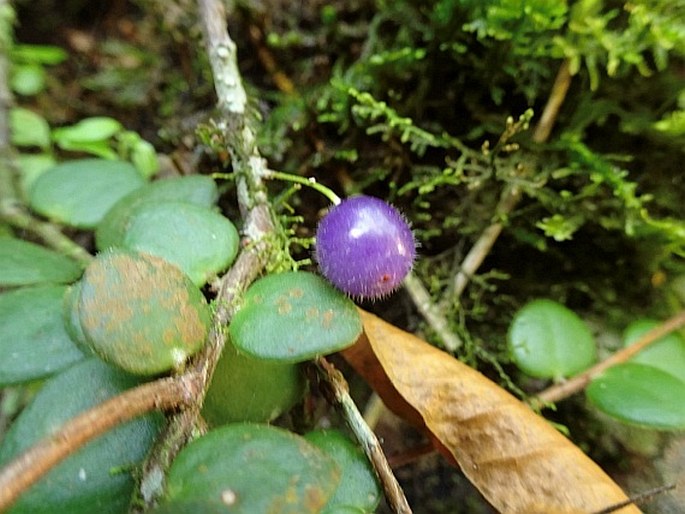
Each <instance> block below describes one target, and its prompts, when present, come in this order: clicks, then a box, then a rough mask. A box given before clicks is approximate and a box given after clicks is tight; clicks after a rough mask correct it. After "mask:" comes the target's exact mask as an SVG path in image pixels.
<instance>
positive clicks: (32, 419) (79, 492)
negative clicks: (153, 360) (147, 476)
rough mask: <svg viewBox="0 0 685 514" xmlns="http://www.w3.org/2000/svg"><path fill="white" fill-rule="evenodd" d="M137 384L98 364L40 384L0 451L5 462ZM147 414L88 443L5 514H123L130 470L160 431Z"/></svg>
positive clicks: (130, 481) (128, 494)
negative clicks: (92, 408)
mask: <svg viewBox="0 0 685 514" xmlns="http://www.w3.org/2000/svg"><path fill="white" fill-rule="evenodd" d="M138 383H139V380H138V379H136V378H134V377H131V376H130V375H127V374H125V373H123V372H122V371H118V370H116V369H114V368H111V367H110V366H107V365H106V364H105V363H103V362H102V361H100V360H99V359H88V360H85V361H83V362H80V363H79V364H77V365H75V366H73V367H71V368H69V369H68V370H66V371H64V372H62V373H60V374H59V375H56V376H55V377H53V378H51V379H50V380H49V381H47V382H46V383H45V385H44V386H43V388H42V389H41V390H40V391H39V392H38V394H37V395H36V396H35V398H34V399H33V401H32V402H31V404H30V405H29V406H28V407H26V409H25V410H24V411H23V412H22V413H21V415H20V416H19V418H18V419H17V420H16V422H15V423H14V424H13V425H12V427H11V429H10V430H9V431H8V433H7V435H6V437H5V439H4V441H3V444H2V447H0V463H6V462H7V461H8V460H9V459H11V458H12V457H14V456H16V455H18V454H19V453H20V452H21V451H23V450H26V449H28V448H29V447H30V446H31V445H33V444H34V443H36V442H37V441H38V440H40V439H41V438H43V437H47V436H52V435H54V434H55V432H56V431H57V429H58V427H59V426H60V425H61V424H62V423H64V422H65V421H66V420H68V419H69V418H71V417H73V416H75V415H77V414H79V413H80V412H82V411H84V410H86V409H88V408H90V407H93V406H95V405H97V404H99V403H101V402H103V401H104V400H106V399H108V398H110V397H112V396H115V395H117V394H120V393H122V392H123V391H125V390H127V389H129V388H131V387H134V386H136V385H138ZM160 418H161V417H160V416H159V415H156V414H151V415H147V416H145V417H143V418H138V419H136V420H134V421H131V422H129V423H126V424H124V425H121V426H119V427H117V428H115V429H114V430H112V431H110V432H107V433H106V434H105V435H103V436H101V437H99V438H98V439H96V440H94V441H92V442H90V443H89V444H87V445H86V446H85V447H84V448H82V449H81V450H79V451H77V452H76V453H75V454H74V455H71V456H70V457H69V458H67V459H66V460H65V461H64V462H62V463H61V464H59V465H58V466H57V467H55V468H54V469H52V470H51V471H50V472H49V473H48V474H47V475H46V476H45V477H43V478H42V479H41V480H40V481H39V482H38V483H37V484H36V485H34V486H32V487H31V488H30V489H29V490H28V491H27V492H26V493H24V494H23V495H22V496H21V498H19V500H18V502H17V503H16V504H15V505H14V507H13V508H12V509H10V510H9V511H8V514H10V513H11V514H20V513H21V514H53V513H56V512H64V513H69V514H93V513H95V512H97V513H98V514H100V513H103V514H124V513H126V512H128V503H129V499H130V497H131V494H132V492H133V487H134V480H133V477H132V473H131V471H132V470H131V466H133V465H136V464H138V463H139V462H141V461H142V459H143V458H144V457H145V455H146V453H147V451H148V450H149V448H150V446H151V445H152V442H153V440H154V438H155V437H156V434H157V432H158V430H159V427H160V426H161V419H160Z"/></svg>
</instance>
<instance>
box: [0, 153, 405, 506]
mask: <svg viewBox="0 0 685 514" xmlns="http://www.w3.org/2000/svg"><path fill="white" fill-rule="evenodd" d="M93 170H94V172H93V173H90V171H93ZM118 173H121V176H115V177H112V176H111V175H116V174H118ZM137 174H138V172H137V171H136V170H135V169H134V168H132V167H129V165H127V164H126V163H121V162H119V161H105V160H99V159H86V160H80V161H73V162H72V161H67V162H65V163H62V164H60V165H58V166H56V167H55V171H52V170H47V171H46V172H45V173H44V175H43V176H41V178H40V179H38V180H37V183H36V187H35V189H33V190H32V196H31V197H30V199H31V206H32V207H33V208H34V209H35V210H36V211H37V212H39V213H41V214H43V215H44V216H46V217H48V218H50V219H51V220H53V221H56V222H59V223H61V224H64V225H70V226H74V227H79V228H81V229H90V230H93V231H94V234H95V236H96V242H97V245H98V247H99V250H100V252H99V253H98V254H97V255H96V256H95V258H94V259H93V260H92V262H91V263H90V264H88V265H87V266H86V267H85V270H83V268H82V266H80V265H79V264H77V263H76V262H74V261H72V260H71V259H69V258H67V257H63V256H61V255H59V254H58V253H56V252H54V251H50V250H46V249H44V248H41V247H39V246H37V245H33V244H30V243H27V242H24V241H21V240H19V239H16V238H13V237H9V236H6V237H3V241H4V242H6V243H7V244H6V245H5V246H3V248H2V250H1V251H0V268H1V269H2V273H0V284H2V285H3V287H17V289H14V290H12V291H9V292H5V293H2V294H0V319H4V320H5V321H7V323H4V324H3V326H4V327H5V328H7V327H9V329H8V330H9V331H10V333H9V334H8V335H9V336H11V337H8V338H3V340H2V343H0V344H1V345H2V351H3V352H6V353H7V354H9V355H12V356H13V357H12V359H9V360H6V361H3V366H0V381H1V383H2V384H4V385H7V384H16V383H22V382H26V381H29V380H34V379H36V378H39V379H40V378H48V382H47V383H46V385H45V386H44V387H43V388H41V390H40V393H39V395H38V396H37V397H36V398H35V400H34V401H33V402H32V403H31V405H30V406H29V407H28V408H27V409H26V411H25V412H24V414H22V416H21V417H20V419H19V420H18V421H17V423H16V424H15V427H16V428H15V429H13V431H12V432H11V437H9V438H8V439H7V440H6V442H5V444H3V446H2V449H1V450H0V456H1V457H2V458H3V460H5V461H6V460H8V459H10V458H11V457H13V456H15V455H16V454H17V453H18V452H19V451H20V450H21V449H22V448H25V447H27V446H28V445H30V444H31V443H32V442H33V441H35V440H37V439H38V438H40V437H41V436H42V435H43V434H42V433H41V432H40V430H36V431H32V430H29V429H28V428H27V427H31V426H32V425H34V424H36V418H35V412H37V411H38V410H40V409H42V407H41V405H43V403H45V402H52V404H53V405H52V408H54V411H55V413H56V415H57V413H58V414H59V416H60V419H61V420H65V419H67V418H68V417H70V416H73V415H75V414H77V413H78V412H79V411H81V410H83V409H85V408H87V407H88V406H91V405H92V404H89V403H87V402H86V400H87V401H91V399H90V398H91V397H90V396H88V395H82V396H81V397H80V400H82V401H81V402H80V403H79V402H74V401H73V397H72V395H62V396H61V398H60V401H59V402H56V401H55V399H54V398H53V396H54V393H51V391H53V390H57V389H59V388H60V387H61V386H60V384H62V386H63V385H64V384H63V382H64V381H71V382H69V383H72V382H74V381H79V380H81V381H83V383H89V384H91V385H92V386H93V387H94V388H95V389H94V390H93V392H94V393H97V394H104V393H105V392H107V391H110V392H111V393H112V394H117V392H123V391H124V390H125V389H127V388H130V387H132V386H134V385H136V384H138V383H140V381H141V378H135V377H136V376H138V377H140V376H156V375H160V374H165V373H170V372H174V371H180V370H181V369H182V368H183V366H184V364H185V363H186V361H187V360H188V359H189V358H190V357H191V356H192V355H193V354H195V353H196V352H197V351H199V350H200V349H201V348H202V346H203V345H204V343H205V341H206V338H207V334H208V332H209V329H210V324H211V309H210V307H209V305H208V303H207V300H206V299H205V297H204V295H203V293H202V291H201V290H200V288H199V286H202V285H204V284H205V283H206V282H207V281H208V280H209V279H210V278H211V277H213V276H215V275H216V274H217V273H219V272H220V271H221V270H223V269H226V268H227V267H228V266H230V264H231V263H232V261H233V259H234V258H235V256H236V254H237V251H238V232H237V230H236V229H235V227H234V226H233V225H232V223H231V222H230V221H229V220H227V219H226V218H224V217H223V216H221V215H220V214H218V213H217V212H216V211H214V210H213V207H214V204H215V202H216V201H217V199H218V192H217V189H216V185H215V184H214V181H213V180H211V179H209V178H207V177H201V176H196V177H183V178H173V179H163V180H158V181H154V182H152V183H146V182H145V178H144V177H142V176H139V175H137ZM56 175H59V176H58V179H59V180H57V179H55V176H56ZM51 180H53V181H54V180H57V182H56V183H57V184H58V186H59V187H56V188H52V187H49V185H50V183H51V182H50V181H51ZM89 180H90V181H91V182H88V181H89ZM120 180H123V182H119V181H120ZM81 181H83V182H85V183H84V185H83V187H82V188H79V187H78V186H77V184H78V183H79V182H81ZM114 184H124V186H123V187H115V186H114ZM82 193H84V194H91V193H92V194H95V195H96V196H97V198H98V200H100V204H99V205H97V206H81V205H80V204H79V202H81V201H84V197H83V196H82V195H81V194H82ZM160 213H161V214H160ZM176 214H178V215H176ZM160 234H161V236H159V235H160ZM410 235H411V234H410ZM155 236H159V237H155ZM412 244H413V239H412ZM188 249H191V250H190V251H189V250H188ZM412 249H413V246H412ZM79 277H80V279H79ZM37 314H38V315H37ZM360 332H361V322H360V319H359V315H358V314H357V311H356V309H355V307H354V304H353V303H352V301H351V300H350V299H349V298H348V297H347V296H345V295H344V294H343V293H341V292H339V291H338V290H336V289H335V288H334V287H332V286H331V285H330V284H328V283H327V282H326V281H325V280H324V279H322V278H320V277H318V276H316V275H314V274H311V273H306V272H290V273H280V274H275V275H268V276H265V277H263V278H262V279H260V280H259V281H257V282H256V283H255V284H254V285H253V286H252V287H250V288H249V289H248V291H247V294H246V295H245V297H244V299H243V305H242V309H241V310H240V311H239V313H238V315H237V316H236V317H235V319H234V321H233V323H231V325H230V327H229V334H230V336H231V337H230V340H229V342H228V344H227V347H226V350H225V352H224V355H223V356H222V358H221V359H220V361H219V363H218V367H217V370H216V373H215V375H214V380H213V382H212V384H211V387H210V389H209V391H208V394H207V402H206V404H205V409H204V413H205V415H206V416H207V421H209V423H210V424H211V425H212V426H214V427H220V426H223V425H226V426H228V427H230V426H232V425H233V424H235V423H241V422H245V421H252V422H255V421H256V422H263V421H271V420H273V419H274V418H276V417H277V416H279V415H280V414H282V413H283V412H286V411H287V410H288V409H290V408H291V407H292V406H293V405H294V404H296V403H297V402H299V401H300V400H301V398H302V396H303V394H304V390H305V387H304V375H303V374H302V370H301V365H300V364H299V363H301V362H303V361H306V360H309V359H312V358H314V357H316V356H319V355H326V354H328V353H332V352H334V351H337V350H339V349H342V348H344V347H346V346H349V345H350V344H352V343H353V342H354V341H355V340H356V339H357V337H358V335H359V333H360ZM26 347H29V348H31V352H30V354H29V353H26V351H24V348H26ZM37 349H40V350H39V351H36V350H37ZM15 357H16V358H15ZM19 361H21V362H23V363H24V364H23V365H18V364H17V362H19ZM102 361H105V362H106V363H107V364H105V362H102ZM51 375H54V376H52V377H51V378H50V376H51ZM72 375H73V376H72ZM74 377H76V378H74ZM109 380H115V382H116V384H119V383H120V382H121V386H119V385H113V386H112V388H109V386H107V387H105V385H102V384H100V381H103V384H104V382H107V381H109ZM53 382H54V384H56V385H54V386H51V384H53ZM98 384H100V385H98ZM117 387H118V388H119V389H117ZM70 388H71V389H72V390H74V389H77V388H75V387H72V386H70ZM51 395H52V396H51ZM104 398H105V397H104V396H97V397H94V399H92V402H93V403H97V402H98V401H100V400H102V399H104ZM84 402H85V403H84ZM31 413H33V414H31ZM32 416H33V417H32ZM48 418H49V416H48ZM150 420H152V421H154V420H155V418H154V416H153V417H150ZM150 420H148V421H145V420H143V421H141V423H142V424H141V423H138V424H137V425H135V427H137V428H135V429H134V428H130V427H129V425H126V426H125V427H122V428H121V430H119V431H116V432H112V434H111V436H110V437H109V438H102V439H98V441H97V442H96V443H93V446H94V447H95V448H96V449H91V447H90V446H88V447H87V448H85V449H83V450H81V451H78V452H76V453H75V454H74V455H73V456H72V457H70V458H69V459H68V460H67V461H66V462H65V464H64V465H63V466H62V467H60V468H57V469H56V470H55V471H54V472H53V474H51V475H50V477H54V478H49V479H46V480H47V482H41V484H43V485H40V486H38V487H36V488H35V490H33V491H31V492H29V493H27V494H26V495H25V496H24V499H23V500H22V502H21V503H20V504H18V505H17V507H16V509H17V510H13V511H12V512H34V511H35V512H38V511H39V510H32V509H36V508H38V507H36V506H37V505H52V506H53V507H54V506H59V508H60V509H66V510H68V511H70V512H74V513H80V512H87V511H88V509H91V508H93V506H94V505H95V506H98V508H99V509H101V510H102V511H103V512H112V513H116V512H124V511H125V510H126V509H127V506H126V504H127V501H126V497H127V496H128V495H129V494H130V491H131V487H132V480H131V473H130V472H129V470H126V471H122V473H121V474H118V475H112V478H111V479H110V480H108V478H107V477H109V476H110V474H109V473H108V471H107V470H105V469H99V470H97V472H95V471H93V466H95V465H96V463H97V462H116V461H117V460H118V459H125V460H126V462H129V463H130V464H132V465H135V464H137V463H138V462H139V461H140V460H141V459H142V456H141V455H142V454H141V453H140V452H142V453H144V452H145V451H147V449H149V447H150V444H151V441H152V437H153V436H154V434H156V431H157V426H158V425H157V422H156V421H154V423H152V424H150V423H151V422H152V421H150ZM133 426H134V425H131V427H133ZM239 426H241V427H242V426H243V425H239ZM126 430H128V432H126ZM240 430H242V432H240V433H241V434H252V435H251V436H250V437H252V436H254V437H256V438H257V443H256V444H258V445H263V444H272V445H275V446H276V447H278V448H279V449H280V450H281V451H285V447H286V446H288V445H289V444H291V443H290V442H289V441H291V440H292V441H293V442H296V443H297V444H295V445H294V446H293V448H292V450H290V451H293V452H295V453H294V454H293V455H292V456H289V457H288V460H289V465H290V466H293V467H294V468H293V469H295V471H297V472H300V471H303V472H304V470H305V469H306V468H307V466H311V465H312V464H311V459H313V458H314V459H315V461H316V462H320V464H314V466H315V467H314V468H312V469H311V470H310V471H307V473H310V474H311V476H313V477H315V478H314V480H316V481H318V482H317V483H321V484H322V487H324V489H322V492H321V495H320V497H319V498H318V500H317V502H319V503H317V506H318V507H317V510H315V511H312V512H319V511H321V509H322V508H323V506H325V505H327V503H328V501H329V499H330V498H332V494H333V492H335V491H336V490H337V483H338V480H339V478H338V477H339V476H340V469H339V465H338V464H336V462H335V460H336V459H339V458H341V457H340V454H341V452H342V454H343V455H344V454H346V453H349V457H348V458H347V459H348V461H349V459H352V461H353V460H354V459H357V460H358V459H359V456H358V455H357V454H356V453H355V452H356V450H354V451H353V448H354V447H353V445H352V446H349V445H347V446H345V445H343V446H342V447H341V448H342V449H341V450H331V449H326V448H324V449H321V450H319V449H317V448H316V446H315V445H310V444H309V443H307V442H306V441H305V440H304V439H300V438H298V437H297V436H295V435H288V436H285V438H284V437H283V436H278V437H276V439H275V442H274V441H271V442H268V440H269V438H270V437H271V436H270V435H269V434H271V432H270V431H269V430H266V429H264V428H262V427H261V426H260V425H245V426H244V427H243V428H241V429H240ZM264 430H266V431H264ZM119 432H121V433H124V432H125V433H127V434H128V435H127V436H126V437H134V438H136V441H135V444H131V445H129V447H127V451H128V452H129V453H126V452H124V451H123V449H122V447H121V445H120V441H121V437H120V436H118V435H117V434H119ZM262 433H263V436H261V435H259V434H262ZM278 433H280V432H277V434H278ZM143 436H144V437H143ZM262 439H264V441H262ZM212 440H213V439H212V438H211V437H210V438H207V441H206V443H205V444H206V445H207V448H208V450H207V452H209V453H211V454H215V455H218V454H221V453H222V452H223V451H224V450H225V444H224V440H223V439H222V438H218V439H216V442H215V443H212ZM239 442H241V445H239V446H243V445H244V443H245V440H244V435H243V436H241V438H240V441H239ZM212 444H214V445H220V446H221V448H219V447H218V446H212ZM336 444H337V443H336ZM333 446H336V445H335V444H334V445H333ZM236 451H239V452H240V451H243V450H242V449H240V448H239V447H236ZM131 452H138V453H135V455H134V454H133V453H131ZM330 452H332V453H331V454H330V455H329V453H330ZM276 455H277V456H278V455H280V454H276ZM277 456H276V457H274V458H275V459H276V461H275V462H280V461H279V460H278V459H280V457H277ZM316 459H318V460H316ZM344 462H347V461H344ZM350 462H351V461H350ZM323 463H326V464H325V465H326V466H328V468H329V470H330V476H328V475H325V474H324V475H321V473H320V472H321V470H320V469H319V467H318V466H320V465H323ZM342 465H343V466H347V465H348V464H344V463H343V464H342ZM202 466H203V469H204V466H205V464H202ZM74 469H77V471H78V473H76V478H75V479H74V476H73V473H72V470H74ZM103 471H104V473H103ZM289 473H290V472H288V473H286V475H288V474H289ZM181 475H183V473H181ZM272 475H273V474H272ZM172 476H173V473H172ZM96 477H97V478H96ZM364 477H365V478H364V479H362V481H364V480H366V487H370V488H372V489H374V490H375V491H377V489H376V483H375V479H374V478H373V477H372V476H371V475H368V476H367V475H364ZM187 479H188V478H187V477H186V478H184V480H187ZM73 480H76V482H77V483H78V487H76V486H72V485H69V484H70V481H73ZM216 480H217V482H216V483H220V481H221V480H229V481H230V483H231V484H234V482H233V478H232V475H230V474H229V476H224V475H220V476H218V477H217V479H216ZM250 480H252V478H251V479H250ZM278 480H280V479H279V478H278V476H276V475H273V476H271V479H270V480H266V479H265V481H260V491H262V493H263V491H265V490H266V491H270V492H271V493H273V495H274V498H275V497H276V496H277V495H278V494H280V493H279V491H280V490H279V487H280V485H279V484H280V482H278ZM281 485H282V484H281ZM124 490H125V491H127V492H125V493H124V492H123V491H124ZM170 490H171V489H170ZM234 492H235V493H236V494H237V495H241V496H240V498H241V500H243V499H244V498H243V496H242V495H243V491H242V490H240V489H236V490H235V491H234ZM262 493H260V495H259V497H258V498H257V497H256V500H255V501H257V503H258V504H259V502H263V500H264V498H263V496H264V495H263V494H262ZM208 494H209V493H208ZM245 494H247V495H248V496H249V494H252V493H245ZM53 496H54V498H55V501H54V502H50V501H48V499H50V498H52V497H53ZM338 496H339V495H337V496H336V497H338ZM114 497H116V500H115V499H114ZM245 498H247V497H245ZM342 498H343V500H339V501H344V502H346V503H349V502H352V504H354V501H355V500H354V499H353V498H351V495H350V494H349V493H346V494H345V495H344V496H343V497H342ZM374 498H375V500H374V501H376V500H377V498H378V495H377V494H376V495H375V496H374ZM214 500H215V498H213V497H212V498H209V497H207V498H199V499H196V498H195V497H194V496H193V495H189V494H188V493H187V492H182V493H179V494H176V493H174V494H173V501H171V502H170V504H173V505H176V506H177V507H178V508H181V507H182V505H186V504H187V503H188V502H190V503H191V504H197V502H199V503H200V504H204V503H206V502H207V501H208V502H210V503H212V502H213V501H214ZM224 500H225V498H224ZM310 500H311V498H310V497H306V498H304V499H302V500H301V501H300V502H299V503H296V504H293V506H292V512H305V511H307V509H308V508H310V507H311V505H310V504H308V503H307V502H309V501H310ZM298 501H299V500H298ZM336 501H338V500H336ZM360 501H363V502H366V503H365V505H366V504H367V503H368V502H369V496H368V495H367V496H364V498H360ZM229 503H230V502H229ZM165 505H167V504H165ZM167 507H168V505H167V506H166V507H165V506H163V507H161V508H162V509H163V508H167ZM214 507H216V505H215V506H214ZM214 507H211V508H214ZM220 507H221V506H220ZM225 507H227V505H226V504H223V508H225ZM319 507H320V508H319ZM40 508H42V507H40ZM50 508H52V507H50ZM207 508H208V509H210V510H211V508H210V507H209V506H207ZM245 508H247V509H248V510H245V512H260V511H259V510H256V511H255V510H250V509H251V508H252V507H245ZM335 508H336V507H335V505H334V504H331V506H330V509H332V510H335ZM350 508H351V507H350ZM355 508H356V507H355ZM27 509H28V510H27Z"/></svg>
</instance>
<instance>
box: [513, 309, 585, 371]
mask: <svg viewBox="0 0 685 514" xmlns="http://www.w3.org/2000/svg"><path fill="white" fill-rule="evenodd" d="M507 343H508V346H509V351H510V352H511V355H512V358H513V359H514V361H515V362H516V365H517V366H518V367H519V368H521V369H522V370H523V371H524V372H525V373H527V374H529V375H531V376H534V377H539V378H561V377H568V376H571V375H574V374H575V373H578V372H580V371H582V370H584V369H586V368H587V367H589V366H590V365H591V364H592V363H593V362H595V361H596V360H597V349H596V346H595V341H594V338H593V337H592V333H591V332H590V329H589V328H588V327H587V325H586V324H585V323H584V322H583V320H581V319H580V318H579V317H578V316H577V315H576V314H575V313H574V312H573V311H571V310H569V309H567V308H566V307H564V306H563V305H561V304H559V303H557V302H554V301H552V300H546V299H539V300H534V301H532V302H530V303H528V304H527V305H525V306H524V307H523V308H521V309H520V310H519V311H518V312H517V313H516V315H515V316H514V319H513V320H512V322H511V325H510V327H509V333H508V337H507Z"/></svg>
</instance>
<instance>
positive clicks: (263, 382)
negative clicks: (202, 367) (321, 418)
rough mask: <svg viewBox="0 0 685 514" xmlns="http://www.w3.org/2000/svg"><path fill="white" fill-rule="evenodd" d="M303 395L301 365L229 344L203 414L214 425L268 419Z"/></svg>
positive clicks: (209, 390)
mask: <svg viewBox="0 0 685 514" xmlns="http://www.w3.org/2000/svg"><path fill="white" fill-rule="evenodd" d="M303 394H304V380H303V376H302V372H301V370H300V367H299V366H298V365H297V364H283V363H280V362H273V361H265V360H262V359H256V358H254V357H250V356H248V355H245V354H242V353H239V352H238V351H237V350H236V349H235V347H234V346H233V345H232V344H230V343H228V344H226V346H225V347H224V350H223V353H222V354H221V358H220V359H219V362H218V363H217V366H216V370H215V371H214V375H213V376H212V383H211V384H210V386H209V389H208V390H207V396H206V398H205V403H204V407H203V411H202V414H203V416H204V418H205V419H206V420H207V421H208V422H209V423H210V424H212V425H225V424H228V423H233V422H239V421H254V422H267V421H271V420H273V419H276V418H277V417H278V416H280V415H281V414H282V413H284V412H286V411H287V410H288V409H290V408H291V407H292V406H293V405H295V404H296V403H297V402H298V401H300V399H301V398H302V395H303Z"/></svg>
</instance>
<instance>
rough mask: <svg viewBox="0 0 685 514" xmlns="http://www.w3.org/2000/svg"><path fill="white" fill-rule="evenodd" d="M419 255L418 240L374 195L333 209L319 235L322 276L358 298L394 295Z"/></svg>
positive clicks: (317, 245) (318, 231)
mask: <svg viewBox="0 0 685 514" xmlns="http://www.w3.org/2000/svg"><path fill="white" fill-rule="evenodd" d="M415 256H416V244H415V242H414V235H413V234H412V231H411V229H410V228H409V225H408V224H407V222H406V221H405V219H404V218H403V217H402V215H401V214H400V213H399V211H398V210H397V209H395V208H394V207H392V206H391V205H388V204H387V203H386V202H384V201H383V200H379V199H378V198H372V197H370V196H354V197H352V198H348V199H346V200H343V201H342V202H341V203H340V204H339V205H336V206H335V207H333V208H332V209H331V210H330V212H329V213H328V214H327V215H326V216H324V218H323V219H322V220H321V222H320V223H319V227H318V228H317V231H316V259H317V261H318V262H319V267H320V268H321V273H322V274H323V276H324V277H326V278H327V279H328V280H330V281H331V282H332V283H333V284H334V285H335V286H336V287H337V288H338V289H340V290H341V291H344V292H346V293H348V294H349V295H351V296H354V297H357V298H379V297H382V296H385V295H387V294H388V293H391V292H392V291H393V290H395V289H396V288H397V287H398V286H399V285H400V283H401V282H402V280H403V279H404V277H405V276H406V275H407V273H409V270H411V267H412V265H413V263H414V257H415Z"/></svg>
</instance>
